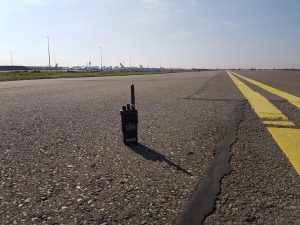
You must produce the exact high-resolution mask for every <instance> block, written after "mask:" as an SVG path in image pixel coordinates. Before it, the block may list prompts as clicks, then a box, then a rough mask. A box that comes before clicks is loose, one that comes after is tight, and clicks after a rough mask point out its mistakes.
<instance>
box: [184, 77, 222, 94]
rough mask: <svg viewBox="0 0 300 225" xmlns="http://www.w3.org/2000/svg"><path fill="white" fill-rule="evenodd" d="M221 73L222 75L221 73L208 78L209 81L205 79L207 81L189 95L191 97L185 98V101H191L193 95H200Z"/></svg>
mask: <svg viewBox="0 0 300 225" xmlns="http://www.w3.org/2000/svg"><path fill="white" fill-rule="evenodd" d="M221 73H222V72H220V73H217V74H216V75H214V76H212V77H210V78H209V79H207V81H206V82H205V83H204V85H203V86H201V87H200V88H199V89H197V90H196V91H195V92H194V93H193V94H191V95H189V96H187V97H185V99H192V98H193V96H194V95H199V94H201V93H202V92H203V91H204V90H205V88H206V87H207V85H208V84H209V83H210V82H211V81H212V80H213V79H214V78H215V77H217V76H219V75H220V74H221Z"/></svg>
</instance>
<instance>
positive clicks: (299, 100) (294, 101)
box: [232, 72, 300, 109]
mask: <svg viewBox="0 0 300 225" xmlns="http://www.w3.org/2000/svg"><path fill="white" fill-rule="evenodd" d="M232 73H233V74H234V75H236V76H238V77H240V78H242V79H244V80H246V81H249V82H250V83H252V84H254V85H256V86H258V87H260V88H262V89H265V90H266V91H268V92H270V93H272V94H274V95H278V96H279V97H281V98H284V99H286V100H288V102H289V103H291V104H292V105H294V106H296V107H298V108H299V109H300V98H299V97H297V96H295V95H291V94H289V93H286V92H284V91H281V90H278V89H276V88H273V87H271V86H268V85H266V84H263V83H260V82H258V81H256V80H252V79H250V78H248V77H244V76H241V75H239V74H237V73H234V72H232Z"/></svg>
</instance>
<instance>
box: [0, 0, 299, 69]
mask: <svg viewBox="0 0 300 225" xmlns="http://www.w3.org/2000/svg"><path fill="white" fill-rule="evenodd" d="M299 9H300V1H299V0H285V1H283V0H251V1H249V0H198V1H197V0H184V1H182V0H10V1H5V0H1V8H0V65H9V64H10V51H11V50H12V51H13V61H14V64H16V65H41V66H44V65H47V63H48V55H47V38H46V36H47V35H49V36H50V51H51V62H52V65H54V55H55V56H56V61H57V62H58V64H59V65H60V66H74V65H86V63H87V62H89V61H91V63H92V65H99V64H100V51H99V46H101V47H102V52H103V64H104V65H112V66H115V65H118V64H119V62H122V63H124V64H125V65H126V66H128V65H129V55H130V53H131V55H132V65H136V66H139V65H140V64H142V65H144V66H147V65H148V57H149V61H150V66H155V67H159V65H160V62H161V65H162V66H164V67H184V68H191V67H197V68H202V67H206V68H215V67H219V68H230V67H257V68H273V67H298V68H300V44H299V41H300V25H299V22H300V13H299Z"/></svg>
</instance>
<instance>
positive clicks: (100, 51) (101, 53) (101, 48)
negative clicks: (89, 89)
mask: <svg viewBox="0 0 300 225" xmlns="http://www.w3.org/2000/svg"><path fill="white" fill-rule="evenodd" d="M99 49H100V59H101V70H102V47H101V46H100V47H99Z"/></svg>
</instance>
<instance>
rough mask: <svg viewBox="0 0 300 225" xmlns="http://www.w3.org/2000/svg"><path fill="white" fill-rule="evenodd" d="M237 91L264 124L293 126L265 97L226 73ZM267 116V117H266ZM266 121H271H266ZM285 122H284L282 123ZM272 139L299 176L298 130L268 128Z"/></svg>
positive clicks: (299, 131) (299, 130)
mask: <svg viewBox="0 0 300 225" xmlns="http://www.w3.org/2000/svg"><path fill="white" fill-rule="evenodd" d="M227 73H228V75H229V76H230V78H231V79H232V80H233V82H234V83H235V84H236V86H237V87H238V88H239V90H240V91H241V92H242V93H243V95H244V96H245V97H246V98H247V99H248V101H249V103H250V104H251V106H252V108H253V109H254V111H255V112H256V114H257V115H258V116H259V117H260V118H261V119H263V120H264V123H265V124H272V125H290V124H292V125H293V126H294V125H295V124H294V123H293V122H290V121H287V120H288V118H287V117H286V116H284V115H283V114H282V113H281V111H280V110H279V109H277V108H276V107H275V106H274V105H273V104H272V103H271V102H269V101H268V100H267V99H266V98H265V97H263V96H262V95H260V94H259V93H257V92H255V91H254V90H252V89H251V88H249V87H248V86H247V85H245V84H244V83H243V82H241V81H240V80H239V79H237V78H236V77H235V76H234V75H233V74H232V73H230V72H227ZM266 116H267V117H266ZM276 118H278V119H279V118H281V121H273V119H276ZM266 119H272V121H267V120H266ZM282 120H285V121H282ZM267 129H268V131H269V132H270V134H271V135H272V137H273V139H274V140H275V141H276V143H277V144H278V146H279V147H280V148H281V149H282V151H283V152H284V154H285V155H286V156H287V158H288V159H289V161H290V162H291V163H292V165H293V167H294V168H295V170H296V171H297V173H298V174H299V175H300V129H292V128H286V127H284V128H278V127H268V128H267Z"/></svg>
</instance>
